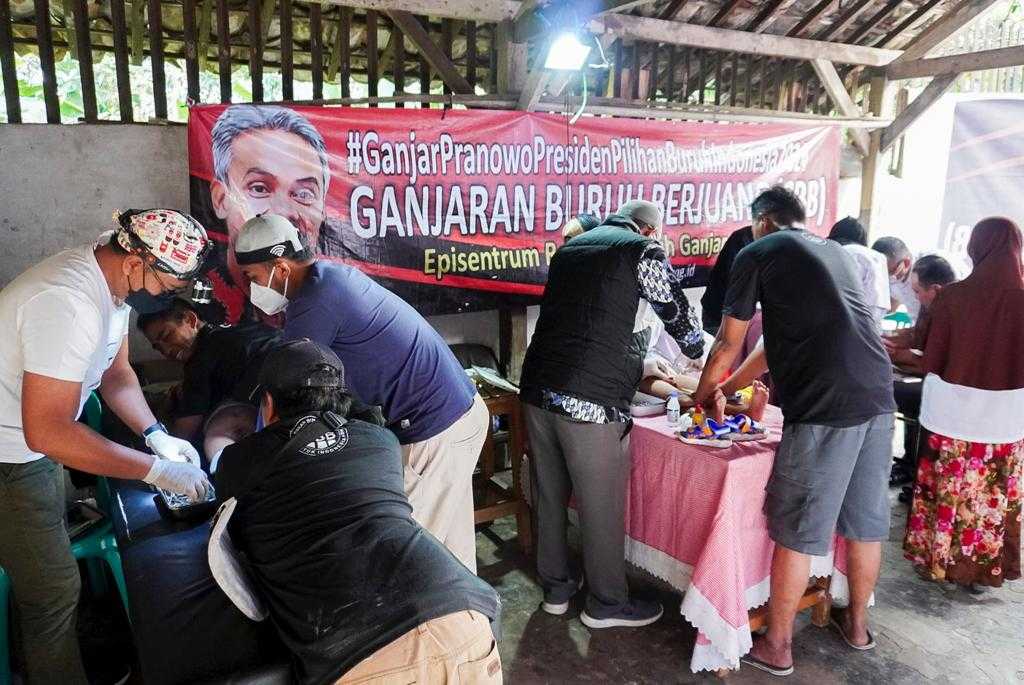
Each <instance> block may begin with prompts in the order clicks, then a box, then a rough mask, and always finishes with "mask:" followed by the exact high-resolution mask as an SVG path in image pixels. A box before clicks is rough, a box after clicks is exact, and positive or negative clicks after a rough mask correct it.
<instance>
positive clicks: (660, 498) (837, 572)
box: [626, 407, 848, 672]
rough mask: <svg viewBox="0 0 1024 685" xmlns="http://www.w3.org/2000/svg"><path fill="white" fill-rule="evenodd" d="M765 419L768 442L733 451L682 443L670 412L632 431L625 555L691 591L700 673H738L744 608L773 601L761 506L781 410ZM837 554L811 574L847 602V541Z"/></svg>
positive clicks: (815, 564) (818, 561)
mask: <svg viewBox="0 0 1024 685" xmlns="http://www.w3.org/2000/svg"><path fill="white" fill-rule="evenodd" d="M765 423H766V424H767V426H768V427H769V428H770V429H771V431H772V435H771V436H770V437H769V438H767V439H765V440H763V441H758V442H746V443H735V444H733V446H732V447H730V448H728V449H716V448H712V447H701V446H695V445H686V444H684V443H682V442H680V441H679V440H678V439H677V438H675V437H674V436H673V435H672V432H671V430H670V429H669V427H668V424H667V423H666V420H665V417H664V416H659V417H652V418H647V419H637V420H636V424H635V427H634V428H633V432H632V433H631V435H630V446H631V451H632V455H633V461H632V464H633V465H632V474H631V477H630V484H629V499H628V506H627V509H626V516H627V521H626V536H627V537H626V556H627V558H628V559H629V561H630V562H632V563H633V564H635V565H637V566H639V567H641V568H643V569H645V570H647V571H648V572H650V573H652V574H653V575H655V576H657V577H659V578H661V579H663V580H665V581H666V582H668V583H669V584H670V585H672V586H673V587H674V588H676V589H678V590H679V591H681V592H683V593H685V596H684V598H683V603H682V607H681V610H682V614H683V616H684V617H686V619H687V620H688V621H689V622H690V623H691V624H693V625H694V626H696V628H697V629H698V631H699V633H698V637H697V644H696V647H695V648H694V653H693V658H692V659H691V662H690V668H691V670H693V671H694V672H697V671H700V670H705V669H709V670H717V669H720V668H738V667H739V658H740V656H742V655H743V654H746V653H747V651H749V650H750V647H751V637H750V630H749V628H748V611H749V610H750V609H753V608H755V607H758V606H760V605H762V604H764V603H765V602H766V601H768V588H769V575H770V568H771V557H772V549H773V543H772V541H771V540H770V539H769V538H768V531H767V527H766V521H765V517H764V514H763V513H762V511H761V510H762V506H763V504H764V488H765V484H766V483H767V482H768V476H769V474H770V473H771V468H772V461H773V459H774V455H775V448H776V446H777V445H778V443H779V438H780V434H781V429H782V414H781V412H780V411H779V410H778V409H777V408H775V407H769V408H768V411H767V412H766V414H765ZM837 552H838V553H837V554H834V555H829V556H828V557H814V558H812V564H811V574H812V576H814V577H819V576H827V575H830V574H831V575H832V587H831V591H832V594H833V598H834V600H835V601H836V603H837V604H839V605H843V604H845V603H846V601H847V599H846V598H847V596H848V589H847V586H846V577H845V574H844V573H843V572H844V571H845V554H844V553H843V552H844V545H843V544H842V541H841V540H840V541H839V544H838V545H837ZM833 556H835V557H836V558H839V559H840V561H841V563H839V564H833ZM834 566H835V567H836V568H833V567H834Z"/></svg>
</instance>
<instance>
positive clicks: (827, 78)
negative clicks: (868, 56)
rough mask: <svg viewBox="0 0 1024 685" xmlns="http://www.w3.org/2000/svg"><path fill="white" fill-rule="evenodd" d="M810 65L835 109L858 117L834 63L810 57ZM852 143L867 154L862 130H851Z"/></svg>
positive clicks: (865, 139) (869, 142)
mask: <svg viewBox="0 0 1024 685" xmlns="http://www.w3.org/2000/svg"><path fill="white" fill-rule="evenodd" d="M811 66H812V67H813V68H814V73H815V74H817V75H818V80H819V81H821V85H822V87H823V88H824V89H825V92H826V93H828V96H829V97H830V98H831V99H832V102H833V103H834V104H835V106H836V110H837V111H838V112H839V113H840V114H842V115H843V116H844V117H859V116H861V111H860V107H858V106H857V104H856V103H855V102H854V101H853V98H851V97H850V93H849V92H847V90H846V86H845V85H843V80H842V79H841V78H839V73H838V72H837V71H836V67H835V65H834V64H832V63H831V62H829V61H828V60H825V59H812V60H811ZM852 134H853V144H854V145H855V146H856V148H857V150H858V151H859V152H860V153H861V154H862V155H867V154H868V147H869V146H870V144H871V141H870V139H869V138H868V134H867V133H865V132H864V131H857V130H854V131H852Z"/></svg>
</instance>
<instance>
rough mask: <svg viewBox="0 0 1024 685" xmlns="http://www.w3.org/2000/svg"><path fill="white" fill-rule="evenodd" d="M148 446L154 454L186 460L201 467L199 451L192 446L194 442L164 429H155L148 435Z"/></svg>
mask: <svg viewBox="0 0 1024 685" xmlns="http://www.w3.org/2000/svg"><path fill="white" fill-rule="evenodd" d="M146 447H148V448H149V449H151V450H152V451H153V454H155V455H156V456H158V457H160V458H161V459H167V460H169V461H177V462H184V463H187V464H191V465H192V466H195V467H197V468H198V467H199V465H200V461H199V452H197V451H196V448H195V447H193V446H192V443H190V442H188V441H187V440H182V439H181V438H176V437H174V436H173V435H168V434H167V433H166V432H164V431H162V430H158V431H155V432H153V433H150V434H149V435H147V436H146Z"/></svg>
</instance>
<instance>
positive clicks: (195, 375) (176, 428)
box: [138, 300, 281, 456]
mask: <svg viewBox="0 0 1024 685" xmlns="http://www.w3.org/2000/svg"><path fill="white" fill-rule="evenodd" d="M138 327H139V330H140V331H142V334H143V335H145V336H146V339H147V340H149V342H150V344H151V345H152V346H153V349H155V350H156V351H158V352H159V353H160V354H161V355H163V356H164V357H165V358H166V359H170V360H172V361H180V362H182V363H183V365H184V366H183V369H182V374H183V379H182V383H181V391H180V393H179V395H178V397H177V399H176V401H175V403H174V407H173V422H172V424H171V428H170V432H171V434H172V435H175V436H177V437H180V438H184V439H186V440H194V439H196V438H198V437H199V434H200V432H201V430H202V429H203V428H204V424H206V423H207V422H208V421H209V419H210V418H211V417H213V415H214V414H215V413H220V412H219V411H218V409H219V408H221V407H224V406H225V405H235V404H245V405H251V404H252V402H251V401H250V399H249V396H250V395H251V394H252V390H253V388H255V387H256V374H257V372H258V371H259V368H260V364H262V362H263V357H264V356H265V355H266V353H267V351H268V350H270V348H272V347H273V346H275V345H276V344H277V343H278V342H279V341H280V338H281V332H280V331H279V330H277V329H275V328H271V327H270V326H267V325H265V324H262V323H259V322H256V321H244V322H241V323H239V324H237V325H235V326H230V327H228V326H214V325H213V324H208V323H206V322H204V321H203V320H202V318H200V316H199V313H198V312H197V311H196V310H195V308H194V307H193V306H192V305H190V304H189V303H187V302H185V301H184V300H175V301H174V303H173V304H172V305H171V307H170V309H166V310H164V311H161V312H156V313H155V314H144V315H142V316H140V317H139V320H138ZM225 409H228V407H225ZM248 415H250V416H255V409H254V408H253V409H250V410H249V411H248ZM248 425H250V426H251V425H253V424H252V421H251V420H250V421H249V423H248ZM207 427H208V424H207ZM207 456H210V455H207Z"/></svg>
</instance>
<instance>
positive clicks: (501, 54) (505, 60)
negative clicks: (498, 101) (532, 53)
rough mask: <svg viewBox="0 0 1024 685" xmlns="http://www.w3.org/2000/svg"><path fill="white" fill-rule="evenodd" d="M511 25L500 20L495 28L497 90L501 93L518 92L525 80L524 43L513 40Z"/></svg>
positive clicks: (509, 22) (507, 21) (508, 21)
mask: <svg viewBox="0 0 1024 685" xmlns="http://www.w3.org/2000/svg"><path fill="white" fill-rule="evenodd" d="M513 28H514V27H513V25H512V22H511V21H510V20H506V21H502V22H501V23H499V24H498V26H497V29H496V38H497V43H498V46H497V60H498V64H497V67H498V77H497V86H498V92H499V93H500V94H502V95H508V94H509V93H518V92H519V91H521V90H522V89H523V82H524V81H525V80H526V45H525V44H523V43H516V42H514V41H513V38H514V36H513V33H514V30H513Z"/></svg>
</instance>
